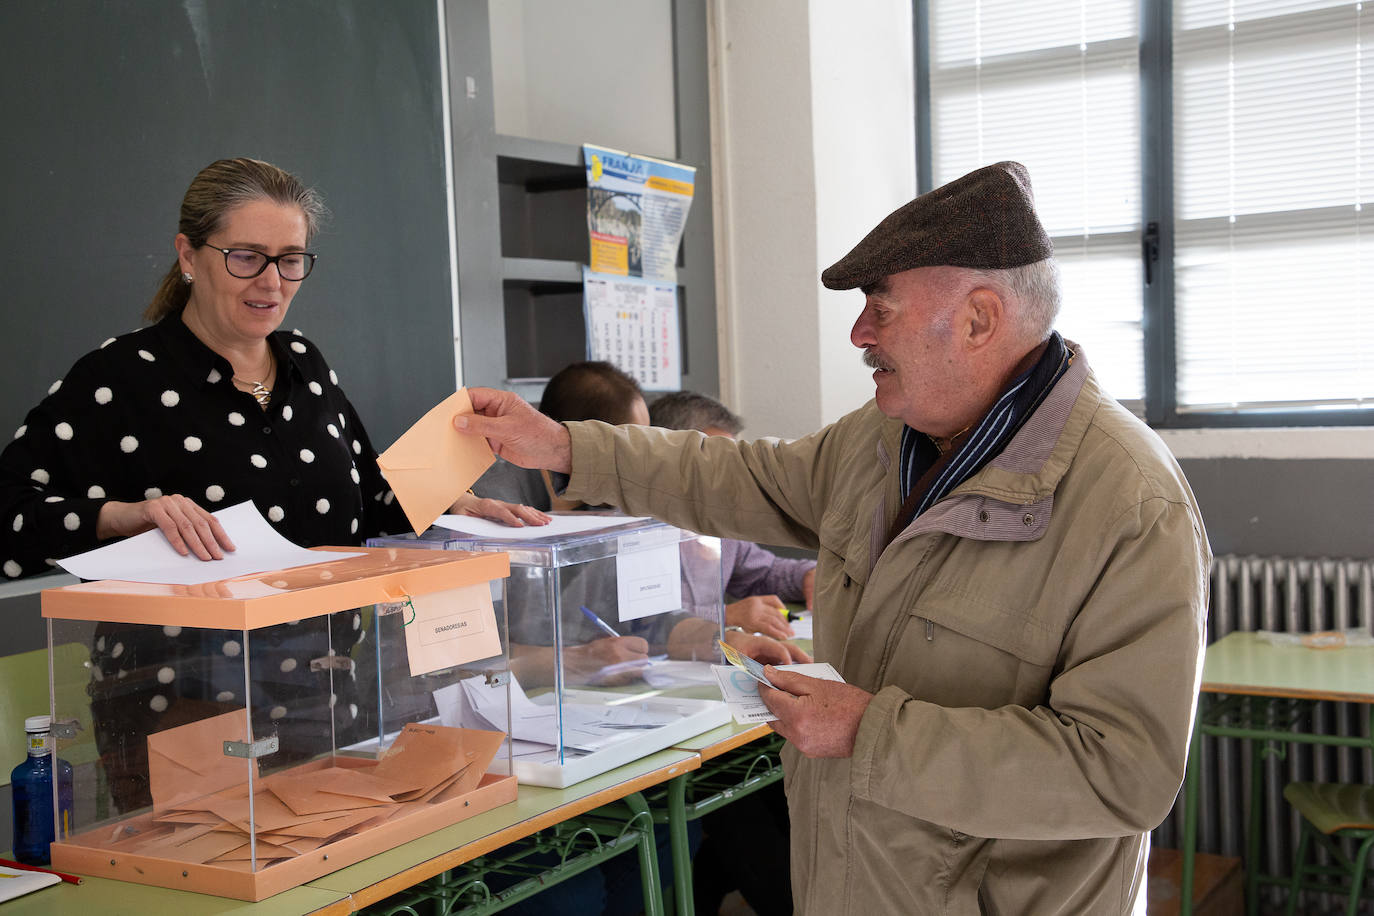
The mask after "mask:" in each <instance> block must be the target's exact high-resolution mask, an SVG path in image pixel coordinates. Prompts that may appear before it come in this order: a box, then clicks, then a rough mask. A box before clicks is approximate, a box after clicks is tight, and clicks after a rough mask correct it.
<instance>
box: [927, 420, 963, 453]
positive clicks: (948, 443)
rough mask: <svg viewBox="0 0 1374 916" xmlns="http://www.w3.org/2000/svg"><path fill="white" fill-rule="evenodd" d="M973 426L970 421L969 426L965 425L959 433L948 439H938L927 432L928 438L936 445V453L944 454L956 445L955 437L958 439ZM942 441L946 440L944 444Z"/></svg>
mask: <svg viewBox="0 0 1374 916" xmlns="http://www.w3.org/2000/svg"><path fill="white" fill-rule="evenodd" d="M972 428H973V424H972V423H970V424H969V425H968V426H965V427H964V428H963V429H961V430H959V431H958V432H957V433H955V434H954V435H952V436H950V437H949V438H948V439H937V438H936V437H935V436H932V435H931V434H930V433H926V438H927V439H929V440H930V444H931V445H933V446H935V454H937V455H942V456H943V455H944V453H945V452H947V451H949V450H950V449H951V448H953V447H954V440H955V439H958V438H959V437H960V436H962V435H963V434H964V433H966V432H968V431H969V430H970V429H972ZM941 442H944V445H941V444H940V443H941Z"/></svg>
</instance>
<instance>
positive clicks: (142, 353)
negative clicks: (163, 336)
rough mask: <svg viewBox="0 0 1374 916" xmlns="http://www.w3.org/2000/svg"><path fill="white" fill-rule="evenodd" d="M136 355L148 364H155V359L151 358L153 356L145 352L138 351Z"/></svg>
mask: <svg viewBox="0 0 1374 916" xmlns="http://www.w3.org/2000/svg"><path fill="white" fill-rule="evenodd" d="M138 355H139V356H141V357H143V358H144V359H146V360H147V361H148V362H150V363H155V362H157V359H156V358H155V357H154V356H153V354H151V353H149V352H148V351H147V350H139V351H138Z"/></svg>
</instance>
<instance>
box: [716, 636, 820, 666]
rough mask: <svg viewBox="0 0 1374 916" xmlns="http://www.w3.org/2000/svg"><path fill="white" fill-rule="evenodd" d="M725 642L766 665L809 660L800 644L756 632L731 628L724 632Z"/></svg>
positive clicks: (788, 663) (789, 663)
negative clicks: (744, 631)
mask: <svg viewBox="0 0 1374 916" xmlns="http://www.w3.org/2000/svg"><path fill="white" fill-rule="evenodd" d="M725 642H726V643H727V644H728V645H730V646H733V647H734V648H736V649H738V650H740V651H741V652H743V653H744V654H745V655H747V656H749V657H750V658H752V659H754V660H755V661H760V662H763V663H764V664H766V665H791V664H796V663H804V662H809V661H811V660H812V659H811V656H809V655H807V654H806V653H805V652H803V651H802V649H801V647H800V646H797V645H794V644H792V643H790V642H779V641H778V640H776V639H770V638H768V637H767V636H760V635H758V634H757V633H741V632H739V631H738V630H731V631H729V632H728V633H726V634H725Z"/></svg>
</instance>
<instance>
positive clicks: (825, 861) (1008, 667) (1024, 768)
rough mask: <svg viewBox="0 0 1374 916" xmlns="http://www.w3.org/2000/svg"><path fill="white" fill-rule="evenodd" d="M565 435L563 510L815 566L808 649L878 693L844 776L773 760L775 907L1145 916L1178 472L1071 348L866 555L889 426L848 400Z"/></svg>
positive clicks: (1189, 660) (1190, 613) (1167, 787)
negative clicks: (721, 434) (785, 894)
mask: <svg viewBox="0 0 1374 916" xmlns="http://www.w3.org/2000/svg"><path fill="white" fill-rule="evenodd" d="M1074 349H1075V350H1077V348H1076V347H1075V348H1074ZM569 427H570V429H571V430H572V440H573V475H572V479H571V481H570V484H569V487H568V491H567V492H568V494H569V495H571V496H576V497H578V498H581V499H585V500H587V501H589V502H610V503H614V504H616V505H619V506H621V507H623V508H624V509H625V510H627V511H628V512H630V513H632V514H650V515H654V516H657V517H660V518H663V519H665V520H667V521H669V522H671V523H673V524H676V525H679V526H682V527H686V528H691V529H694V530H698V531H703V532H707V533H710V534H718V535H723V536H728V537H736V538H747V539H752V540H759V541H763V542H765V543H773V544H793V545H798V546H804V547H811V548H816V549H818V551H819V559H820V566H819V568H818V571H817V590H816V601H815V603H816V629H815V633H816V637H815V654H816V656H817V658H818V659H819V660H822V661H828V662H831V663H832V664H834V665H835V667H836V668H838V669H839V671H840V673H841V674H842V675H843V676H844V678H845V680H846V681H848V682H849V683H851V684H857V685H859V686H860V687H863V688H864V689H866V690H869V691H872V692H874V693H875V694H876V698H875V699H874V701H873V702H872V703H871V704H870V705H869V707H868V710H867V712H866V713H865V715H864V718H863V721H862V722H861V724H860V727H859V732H858V736H857V740H856V743H855V747H854V753H853V756H852V757H850V758H847V759H832V760H811V759H807V758H804V757H802V756H801V755H800V754H799V753H797V752H796V751H795V750H794V749H793V748H792V747H791V746H790V745H789V746H788V747H787V748H786V749H785V751H784V760H785V764H786V777H785V783H786V787H787V796H788V801H789V807H790V809H791V814H792V879H793V893H794V896H795V900H796V905H797V912H799V913H804V914H826V916H829V914H840V913H851V914H856V916H880V914H927V913H949V914H978V913H996V914H1013V916H1025V914H1031V916H1051V914H1059V913H1064V914H1070V913H1072V914H1081V913H1092V914H1097V913H1104V914H1107V913H1110V914H1117V913H1129V912H1132V911H1133V910H1135V909H1136V908H1137V906H1138V907H1139V910H1138V911H1139V912H1141V913H1143V912H1144V880H1145V859H1146V855H1147V843H1148V831H1150V830H1151V829H1152V828H1154V827H1155V826H1156V825H1157V824H1159V822H1160V821H1161V820H1163V818H1164V816H1165V815H1166V814H1167V813H1168V811H1169V809H1170V807H1171V806H1172V804H1173V801H1174V798H1175V796H1176V794H1177V792H1178V788H1179V785H1180V782H1181V780H1182V775H1183V768H1184V761H1185V758H1186V755H1187V746H1188V737H1189V734H1190V729H1191V718H1192V713H1193V709H1194V700H1195V697H1196V695H1197V681H1198V676H1199V671H1200V664H1199V663H1200V657H1201V650H1202V645H1203V635H1204V634H1203V627H1204V619H1205V616H1204V615H1205V607H1206V601H1207V595H1206V591H1207V576H1206V573H1207V568H1208V563H1209V560H1210V556H1209V550H1208V546H1207V540H1206V536H1205V534H1204V533H1203V527H1202V521H1201V518H1200V515H1199V513H1198V510H1197V506H1196V504H1195V502H1194V499H1193V496H1192V493H1191V492H1190V491H1189V489H1188V485H1187V482H1186V481H1185V480H1184V479H1183V475H1182V473H1181V472H1180V470H1179V468H1178V466H1177V464H1176V463H1175V462H1174V460H1173V458H1172V457H1171V456H1170V454H1169V453H1168V451H1167V450H1166V448H1165V447H1164V445H1163V443H1161V442H1160V440H1159V439H1158V437H1156V436H1155V435H1154V434H1153V433H1152V432H1151V431H1150V430H1149V429H1147V428H1146V427H1145V426H1144V425H1143V424H1141V423H1140V422H1139V421H1137V420H1136V419H1135V418H1134V417H1133V416H1131V415H1130V414H1129V413H1128V412H1127V411H1125V410H1123V409H1122V408H1121V407H1120V406H1119V405H1117V404H1116V402H1115V401H1113V400H1111V399H1110V398H1108V397H1106V396H1104V395H1103V393H1102V391H1101V389H1100V388H1099V387H1098V384H1097V381H1096V379H1095V378H1094V376H1093V374H1092V373H1091V372H1090V371H1089V369H1088V366H1087V363H1086V360H1085V359H1084V358H1083V356H1082V354H1081V353H1079V354H1078V355H1077V357H1076V358H1075V359H1074V361H1073V363H1072V365H1071V366H1070V367H1069V369H1068V371H1067V372H1066V373H1065V375H1064V376H1063V378H1061V379H1060V381H1059V382H1058V383H1057V384H1056V385H1055V387H1054V389H1053V390H1052V391H1051V392H1050V394H1049V395H1048V396H1047V397H1046V399H1045V400H1044V401H1043V402H1042V403H1041V405H1040V407H1039V408H1038V409H1037V410H1036V412H1035V413H1034V414H1033V416H1032V417H1031V418H1030V420H1029V421H1028V422H1027V423H1026V425H1025V426H1023V427H1022V429H1021V430H1020V431H1019V432H1018V433H1017V435H1016V436H1015V438H1014V439H1013V440H1012V441H1011V443H1010V444H1009V445H1008V447H1007V448H1006V450H1005V451H1004V452H1003V453H1002V454H1001V455H1000V456H998V457H997V458H996V459H994V461H993V462H992V463H991V464H989V465H988V466H987V467H985V468H983V470H981V471H979V472H978V473H977V474H976V475H975V476H974V477H973V478H971V479H970V480H968V481H966V482H965V483H964V484H962V485H961V486H959V487H958V488H957V489H955V490H954V491H953V492H952V493H951V494H950V495H949V496H947V497H945V498H944V499H943V500H941V501H940V502H939V503H937V504H936V505H935V506H933V507H932V508H931V509H930V510H929V511H928V512H926V513H925V514H923V515H922V516H920V517H919V518H917V519H916V520H915V521H914V522H913V523H912V524H911V526H909V527H908V528H907V529H906V530H905V531H904V532H903V533H902V534H901V535H899V536H898V538H897V539H896V540H895V541H893V543H891V544H889V545H887V546H886V547H884V545H883V543H882V539H883V536H884V534H885V532H886V529H887V527H888V526H889V524H890V523H891V521H892V518H893V517H894V515H895V514H896V512H897V509H898V507H899V504H900V499H899V494H898V482H897V467H896V457H897V452H898V443H899V436H900V432H901V428H902V424H901V422H900V421H898V420H890V419H887V418H885V417H883V416H882V415H881V414H880V413H879V412H878V410H877V408H876V407H875V406H874V404H872V403H869V404H868V405H866V406H865V407H863V408H861V409H859V410H857V411H855V412H854V413H851V414H849V415H848V416H846V417H844V418H842V419H841V420H839V421H838V422H837V423H835V424H833V425H831V426H829V427H826V428H825V429H823V430H821V431H819V432H817V433H815V434H813V435H811V436H808V437H806V438H804V439H800V440H797V441H795V442H780V441H774V440H762V441H756V442H747V443H738V444H737V443H733V442H731V441H729V440H727V439H720V438H715V439H707V438H705V437H703V436H700V435H699V434H695V433H690V432H687V433H682V432H673V433H668V432H665V431H662V430H651V429H645V428H640V427H623V428H618V429H617V428H613V427H609V426H606V425H604V424H597V423H584V424H569Z"/></svg>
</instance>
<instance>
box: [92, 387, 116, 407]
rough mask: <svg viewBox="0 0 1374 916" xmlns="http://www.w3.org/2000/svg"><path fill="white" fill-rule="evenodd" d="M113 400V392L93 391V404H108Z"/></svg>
mask: <svg viewBox="0 0 1374 916" xmlns="http://www.w3.org/2000/svg"><path fill="white" fill-rule="evenodd" d="M113 400H114V392H113V391H111V390H110V389H108V388H103V387H102V388H97V389H96V390H95V402H96V403H97V404H108V403H110V402H111V401H113Z"/></svg>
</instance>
